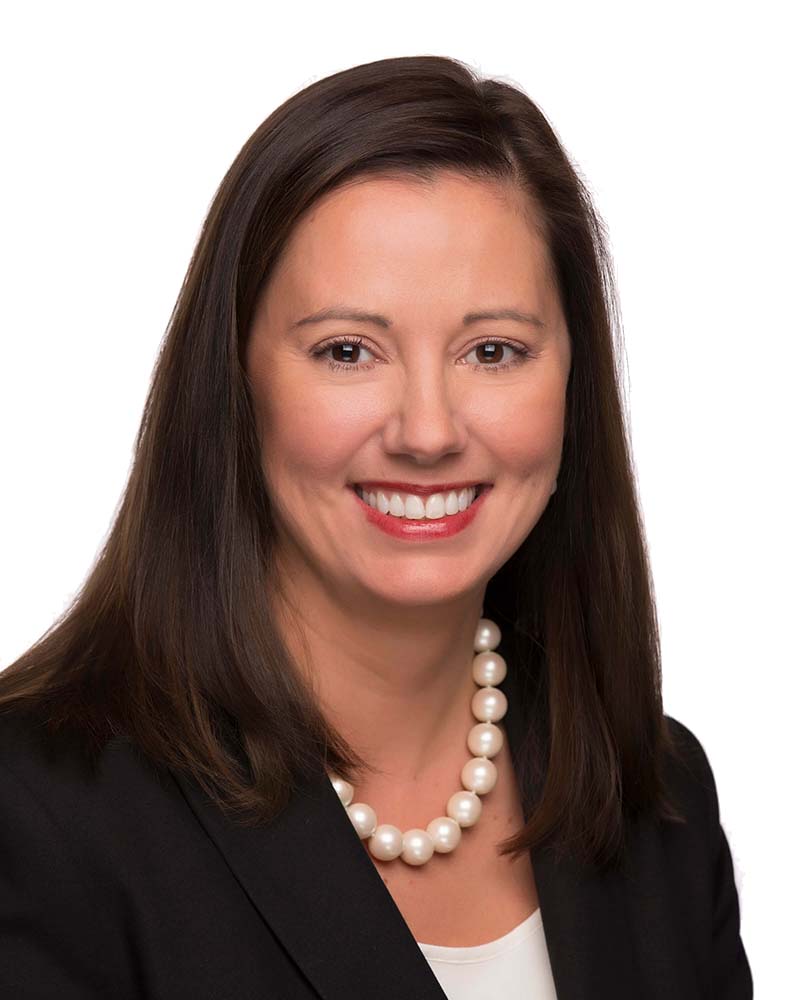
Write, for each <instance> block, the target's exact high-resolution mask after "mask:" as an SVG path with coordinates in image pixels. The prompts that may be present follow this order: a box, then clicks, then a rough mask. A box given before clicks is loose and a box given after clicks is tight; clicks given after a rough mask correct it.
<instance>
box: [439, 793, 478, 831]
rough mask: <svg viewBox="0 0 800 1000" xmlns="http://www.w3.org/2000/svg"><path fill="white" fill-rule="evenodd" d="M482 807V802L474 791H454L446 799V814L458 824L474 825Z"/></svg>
mask: <svg viewBox="0 0 800 1000" xmlns="http://www.w3.org/2000/svg"><path fill="white" fill-rule="evenodd" d="M482 809H483V803H482V802H481V800H480V799H479V798H478V796H477V795H476V794H475V793H474V792H455V793H454V794H453V795H451V796H450V798H449V799H448V800H447V815H448V816H449V817H450V819H454V820H455V821H456V823H458V825H459V826H474V825H475V824H476V823H477V822H478V820H479V818H480V815H481V810H482Z"/></svg>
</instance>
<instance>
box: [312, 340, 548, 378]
mask: <svg viewBox="0 0 800 1000" xmlns="http://www.w3.org/2000/svg"><path fill="white" fill-rule="evenodd" d="M363 341H364V338H363V337H347V336H343V337H335V338H334V339H333V340H328V341H326V342H325V343H324V344H320V346H319V347H317V348H316V349H315V350H313V351H312V352H311V355H312V357H314V358H319V359H320V360H323V355H324V354H325V352H326V351H328V350H330V348H331V347H335V346H336V345H337V344H355V345H356V346H361V345H362V344H363ZM484 344H502V345H503V346H504V347H510V348H511V349H512V350H514V351H516V352H517V353H516V356H515V357H514V358H513V360H511V361H502V362H501V363H500V364H497V365H473V366H472V367H473V368H481V369H482V370H483V371H491V372H501V371H507V370H508V369H509V368H515V367H516V366H517V365H520V364H524V362H525V361H527V360H528V359H529V358H531V357H533V352H532V351H529V350H528V348H526V347H521V346H520V345H519V344H515V343H514V341H513V340H506V339H505V338H504V337H489V338H487V339H486V340H482V341H481V342H480V343H478V344H473V346H472V347H471V348H470V350H469V353H471V352H472V351H474V350H475V348H477V347H482V346H483V345H484ZM327 360H328V367H329V368H330V369H331V370H332V371H337V370H340V369H342V368H346V369H348V370H350V371H369V370H370V369H371V368H374V367H375V364H376V362H375V361H366V362H364V363H363V364H345V363H344V362H342V361H334V360H333V359H332V358H328V359H327Z"/></svg>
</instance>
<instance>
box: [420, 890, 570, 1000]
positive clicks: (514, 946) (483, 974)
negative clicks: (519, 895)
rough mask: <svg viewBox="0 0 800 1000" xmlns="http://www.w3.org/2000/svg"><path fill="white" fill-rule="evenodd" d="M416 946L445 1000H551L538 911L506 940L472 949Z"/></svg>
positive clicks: (553, 997)
mask: <svg viewBox="0 0 800 1000" xmlns="http://www.w3.org/2000/svg"><path fill="white" fill-rule="evenodd" d="M417 944H418V945H419V947H420V950H421V951H422V953H423V955H424V956H425V958H426V959H427V960H428V964H429V965H430V967H431V969H432V970H433V973H434V975H435V976H436V978H437V979H438V980H439V983H440V985H441V987H442V989H443V990H444V992H445V993H446V995H447V997H448V1000H497V998H498V997H502V998H503V1000H557V998H556V988H555V983H554V982H553V976H552V973H551V971H550V958H549V956H548V954H547V946H546V944H545V940H544V927H543V925H542V912H541V910H540V909H538V908H537V909H535V910H534V911H533V913H532V914H531V915H530V916H529V917H528V918H527V919H525V920H523V921H522V923H521V924H517V926H516V927H514V928H513V929H512V930H510V931H509V932H508V934H504V935H503V936H502V937H499V938H495V940H494V941H487V942H485V943H484V944H476V945H474V946H473V947H472V948H450V947H447V946H446V945H441V944H425V943H424V942H422V941H418V942H417Z"/></svg>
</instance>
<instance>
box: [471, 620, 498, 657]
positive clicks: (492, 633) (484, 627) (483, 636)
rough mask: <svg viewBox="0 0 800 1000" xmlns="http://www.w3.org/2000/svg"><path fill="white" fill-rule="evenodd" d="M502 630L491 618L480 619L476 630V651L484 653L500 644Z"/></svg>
mask: <svg viewBox="0 0 800 1000" xmlns="http://www.w3.org/2000/svg"><path fill="white" fill-rule="evenodd" d="M500 639H501V632H500V629H499V628H498V626H497V625H495V623H494V622H493V621H492V620H491V619H490V618H481V619H479V620H478V627H477V629H476V630H475V652H476V653H482V652H484V650H487V649H495V648H496V647H497V646H499V645H500Z"/></svg>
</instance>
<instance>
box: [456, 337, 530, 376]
mask: <svg viewBox="0 0 800 1000" xmlns="http://www.w3.org/2000/svg"><path fill="white" fill-rule="evenodd" d="M470 354H474V355H475V356H476V357H477V359H478V360H477V361H476V362H468V363H470V364H472V365H473V367H474V368H482V369H483V370H484V371H505V370H506V369H508V368H511V367H513V366H514V365H518V364H521V363H522V362H524V361H526V360H527V359H528V357H530V352H529V351H528V350H527V349H526V348H523V347H518V346H517V345H516V344H512V343H510V342H508V341H505V340H485V341H484V342H483V343H482V344H476V345H475V347H473V348H472V350H471V351H470V352H469V354H468V355H467V358H468V357H469V355H470Z"/></svg>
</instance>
